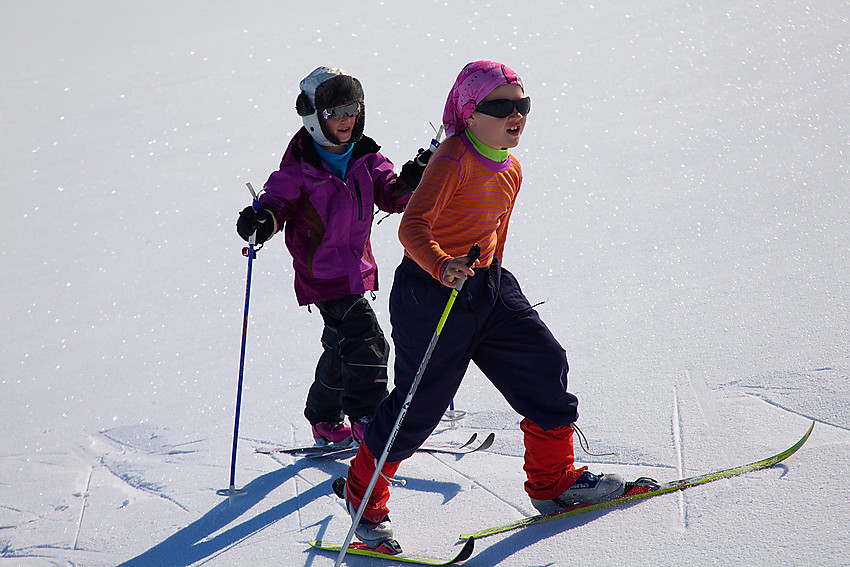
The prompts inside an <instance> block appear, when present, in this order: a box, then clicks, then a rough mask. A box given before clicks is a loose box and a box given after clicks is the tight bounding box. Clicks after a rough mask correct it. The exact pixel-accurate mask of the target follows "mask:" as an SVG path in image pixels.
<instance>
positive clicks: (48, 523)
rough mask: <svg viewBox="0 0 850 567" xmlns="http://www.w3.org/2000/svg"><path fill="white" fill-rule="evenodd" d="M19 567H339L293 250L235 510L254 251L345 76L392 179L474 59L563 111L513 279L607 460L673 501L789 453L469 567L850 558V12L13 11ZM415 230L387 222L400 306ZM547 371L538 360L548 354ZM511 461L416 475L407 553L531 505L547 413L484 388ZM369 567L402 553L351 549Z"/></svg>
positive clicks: (317, 322)
mask: <svg viewBox="0 0 850 567" xmlns="http://www.w3.org/2000/svg"><path fill="white" fill-rule="evenodd" d="M0 14H2V15H0V22H2V23H0V60H2V67H0V131H2V138H1V139H2V143H1V144H0V150H2V158H0V159H2V169H0V173H2V175H0V184H2V195H3V209H2V222H0V231H2V232H0V235H2V248H1V249H0V250H2V252H0V265H2V285H0V298H2V306H3V315H2V317H3V335H2V346H0V349H2V351H0V352H2V359H0V360H2V376H0V424H2V433H3V435H2V440H0V557H2V558H0V565H3V566H4V567H5V566H6V565H9V566H12V565H15V566H18V565H23V566H42V565H61V566H69V565H76V566H84V565H85V566H106V565H118V564H125V565H132V566H137V565H146V566H147V565H166V566H186V565H210V566H224V565H227V566H230V565H245V566H249V565H250V566H253V565H286V566H290V565H296V566H297V565H305V566H311V567H313V566H315V567H320V566H325V565H332V564H333V561H334V557H333V556H332V555H329V554H323V553H319V552H316V551H314V550H311V549H310V548H309V547H308V545H307V542H308V541H309V540H311V539H314V538H316V537H320V538H325V539H330V540H336V541H340V540H342V538H343V537H344V536H345V533H346V532H347V530H348V527H349V522H350V520H349V519H348V517H347V516H346V514H345V512H344V510H343V508H342V506H341V505H340V502H339V500H338V499H337V498H336V497H335V496H333V495H332V492H331V481H332V479H333V478H335V477H337V476H340V475H342V474H344V473H345V471H346V466H347V465H346V462H345V461H344V460H339V461H332V460H331V461H310V460H305V459H301V460H294V459H291V458H289V457H285V456H282V457H279V458H274V459H273V458H271V457H269V456H265V455H260V454H255V453H254V452H253V448H254V447H255V446H256V445H258V444H261V443H276V444H293V443H310V442H311V441H312V439H311V435H310V429H309V426H308V423H307V421H306V420H305V419H304V417H303V415H302V411H303V403H304V399H305V396H306V392H307V388H308V385H309V384H310V382H311V380H312V375H313V369H314V365H315V362H316V360H317V358H318V355H319V352H320V343H319V336H320V332H321V317H320V316H319V315H318V313H317V312H316V311H315V310H314V311H313V312H312V313H310V312H308V311H307V309H305V308H299V307H298V306H297V304H296V301H295V295H294V292H293V291H292V269H291V261H290V257H289V255H288V253H287V252H286V249H285V248H284V246H283V242H282V239H281V238H275V239H274V240H272V241H271V242H270V243H269V244H268V245H267V246H266V247H265V249H264V250H262V251H261V252H260V253H259V256H258V258H257V260H256V262H255V265H254V266H255V269H254V274H253V276H254V278H253V289H252V298H251V315H250V326H249V329H248V344H247V360H246V369H245V380H244V395H243V407H242V416H241V424H240V425H241V428H240V439H239V452H238V458H237V472H236V486H237V487H239V488H242V487H244V488H246V489H247V491H248V494H247V495H246V496H244V497H241V498H238V499H236V500H235V501H234V502H233V503H229V502H228V500H227V499H226V498H221V497H220V496H217V495H216V489H220V488H227V487H228V484H229V471H230V448H231V441H232V433H233V422H234V408H235V399H236V385H237V375H238V361H239V346H240V341H241V329H242V310H243V304H244V292H245V276H246V265H247V262H246V259H245V258H244V257H243V256H242V255H241V248H242V246H243V242H242V241H241V240H240V239H239V238H238V236H237V235H236V233H235V229H234V225H235V221H236V216H237V213H238V211H239V210H240V209H242V208H243V207H244V206H246V205H248V204H249V203H250V195H249V193H248V191H247V189H246V187H245V184H246V183H247V182H251V183H252V184H253V185H254V187H256V188H258V189H259V188H260V187H261V186H262V185H263V183H264V182H265V180H266V178H267V177H268V175H269V173H271V172H272V171H273V170H275V169H276V168H277V165H278V162H279V160H280V156H281V155H282V152H283V150H284V149H285V147H286V145H287V142H288V140H289V139H290V137H291V136H292V135H293V134H294V133H295V132H296V130H297V129H298V128H299V127H300V125H301V122H300V119H299V118H298V116H297V115H296V113H295V110H294V102H295V97H296V94H297V86H298V82H299V81H300V79H301V78H302V77H304V76H305V75H306V74H308V73H309V72H310V71H311V70H312V69H313V68H315V67H316V66H318V65H332V66H339V67H342V68H344V69H346V70H347V71H348V72H350V73H352V74H354V75H355V76H357V77H358V78H359V79H360V80H361V81H362V83H363V85H364V89H365V92H366V106H367V109H368V110H367V122H366V133H367V134H368V135H370V136H371V137H373V138H375V139H376V140H377V141H378V143H379V144H381V145H382V146H383V150H382V151H383V152H384V153H385V155H387V156H388V157H389V158H390V159H392V160H393V161H394V162H395V164H396V166H397V167H400V166H401V164H402V163H404V161H405V160H407V159H409V158H410V157H411V156H412V155H413V154H414V153H415V151H416V149H417V148H418V147H420V146H423V145H426V144H427V143H428V142H429V140H430V138H431V137H432V135H433V131H432V130H431V126H430V125H429V122H433V123H435V124H436V123H438V122H439V120H440V118H441V113H442V106H443V103H444V101H445V96H446V93H447V92H448V89H449V87H450V86H451V84H452V82H453V81H454V79H455V77H456V76H457V73H458V72H459V71H460V69H461V68H462V67H463V65H465V64H466V63H467V62H469V61H472V60H475V59H495V60H499V61H502V62H504V63H506V64H508V65H510V66H511V67H513V68H514V69H515V70H516V71H517V72H518V73H519V74H520V75H521V76H522V78H523V79H524V81H525V85H526V88H527V92H528V94H529V95H530V96H531V97H532V98H533V100H534V106H533V110H532V112H531V115H530V116H529V120H528V126H527V128H526V132H525V134H524V135H523V138H522V141H521V143H520V146H519V148H517V150H516V152H515V154H516V155H517V156H518V158H519V159H520V160H521V163H522V165H523V170H524V174H525V179H524V184H523V189H522V192H521V193H520V198H519V204H518V206H517V209H516V211H515V213H514V216H513V219H512V225H511V230H510V235H509V241H508V246H507V251H506V253H505V259H504V260H505V265H506V266H507V267H508V268H509V269H511V270H512V271H513V272H514V273H516V274H517V276H518V278H519V280H520V282H521V283H522V284H523V287H524V290H525V292H526V294H527V296H528V297H529V299H530V300H531V302H532V303H538V302H543V303H542V304H541V305H540V306H539V307H538V310H539V311H540V313H541V315H542V317H543V319H544V320H545V321H546V322H547V323H548V324H549V326H550V327H551V328H552V329H553V331H554V332H555V334H556V336H558V337H559V339H560V340H561V341H562V343H563V344H564V345H565V347H566V349H567V352H568V356H569V360H570V364H571V372H570V390H571V391H573V392H575V393H576V394H577V395H578V396H579V398H580V401H581V403H580V412H581V418H580V420H579V424H580V425H581V426H582V428H583V430H584V431H585V433H587V434H588V436H589V438H590V440H591V443H592V447H593V449H595V450H597V451H604V452H607V451H613V450H618V451H620V455H619V456H617V457H598V458H592V457H588V456H587V455H584V454H583V453H582V452H581V451H580V450H578V449H577V457H578V459H579V460H580V462H581V464H586V465H588V466H589V467H590V468H591V469H592V470H593V471H596V472H602V471H611V472H619V473H621V474H623V475H625V476H627V477H636V476H640V475H648V476H653V477H655V478H657V479H659V480H670V479H674V478H678V477H680V476H683V475H685V476H687V475H692V474H696V473H701V472H708V471H711V470H717V469H722V468H726V467H729V466H733V465H738V464H742V463H746V462H751V461H754V460H758V459H761V458H763V457H766V456H768V455H772V454H774V453H776V452H778V451H780V450H782V449H784V448H786V447H787V446H789V445H791V444H792V443H793V442H794V441H796V440H797V439H798V438H799V437H800V436H801V435H802V434H803V433H804V432H805V430H806V428H807V427H808V425H809V423H810V421H811V420H814V421H816V422H817V424H816V426H815V429H814V433H813V434H812V436H811V439H810V440H809V441H808V443H807V444H806V445H805V446H803V448H802V449H801V450H800V451H799V452H798V453H797V454H796V455H794V456H792V457H791V458H790V459H788V460H787V461H786V462H785V463H783V464H781V465H780V466H776V467H773V468H770V469H767V470H763V471H758V472H755V473H751V474H748V475H745V476H741V477H736V478H732V479H728V480H722V481H718V482H715V483H712V484H709V485H706V486H701V487H697V488H693V489H690V490H688V491H686V492H683V493H677V494H670V495H665V496H661V497H658V498H653V499H651V500H647V501H644V502H641V503H638V504H634V505H631V506H626V507H621V508H614V509H609V510H606V511H601V512H598V513H592V514H587V515H583V516H580V517H577V518H575V519H567V520H563V521H560V522H554V523H549V524H546V525H542V526H538V527H534V528H531V529H528V530H525V531H520V532H515V533H511V534H506V535H503V536H497V537H494V538H490V539H487V540H483V541H480V542H478V544H477V546H476V547H477V550H476V552H475V554H474V555H473V557H472V558H471V559H469V560H468V561H467V565H470V566H477V567H479V566H492V565H504V566H511V567H514V566H516V567H520V566H522V567H529V566H535V567H538V566H539V567H542V566H555V565H558V566H560V565H564V566H584V565H593V566H606V565H631V566H641V565H794V566H799V565H848V564H850V558H848V557H849V556H850V544H848V542H850V521H848V520H850V503H848V499H850V491H848V483H847V478H848V476H850V458H848V457H850V450H848V449H849V448H850V432H849V431H848V430H850V411H848V399H850V385H848V377H849V376H850V357H848V344H850V341H848V328H850V310H848V299H850V283H848V273H850V251H848V250H850V196H848V181H850V174H849V172H848V158H850V156H848V152H850V124H848V117H850V112H848V109H849V108H850V107H848V92H850V67H848V64H849V62H848V55H850V53H848V52H850V45H848V38H850V21H849V19H850V3H848V2H847V1H846V0H807V1H806V2H802V1H797V0H765V1H758V2H756V1H753V0H735V1H731V0H719V1H717V2H701V3H685V2H675V1H672V0H633V1H628V2H627V1H622V0H621V1H612V2H598V3H596V2H560V3H559V2H542V1H528V2H506V1H500V0H492V1H486V2H485V1H482V2H475V3H466V2H459V1H456V0H446V1H432V0H423V1H419V2H391V1H385V2H381V1H375V0H365V1H361V2H336V1H327V2H319V3H311V2H259V1H242V2H239V3H236V2H232V3H230V2H201V1H197V0H196V1H186V2H171V1H169V2H164V1H161V0H155V1H148V2H126V1H121V2H116V1H112V2H109V1H104V0H102V1H85V2H58V1H53V2H51V1H46V0H32V1H27V2H11V1H7V2H4V3H3V6H2V10H0ZM398 220H399V219H398V216H393V217H391V218H388V219H386V220H385V221H384V222H382V223H381V224H379V225H376V226H375V227H374V230H373V245H374V249H375V252H376V255H377V257H378V260H379V264H380V266H381V276H382V279H381V284H382V287H381V290H380V291H379V292H378V294H377V298H376V299H375V301H374V305H375V308H376V310H377V311H378V313H379V316H380V318H381V321H382V322H383V325H384V328H385V331H386V332H387V333H388V334H389V331H390V326H389V321H388V317H387V306H386V304H387V296H388V290H389V289H390V286H391V283H392V282H391V280H392V274H393V270H394V269H395V266H396V265H397V263H398V261H399V260H400V258H401V254H402V250H401V247H400V245H399V243H398V240H397V237H396V229H397V226H398ZM528 372H529V373H533V372H534V369H533V368H529V369H528ZM456 406H457V408H458V409H462V410H465V411H467V412H468V413H467V416H466V417H465V418H464V419H463V420H462V421H460V422H459V423H457V424H456V426H454V427H452V425H451V424H449V423H446V424H444V425H441V427H440V428H438V430H437V431H436V432H435V435H434V437H435V438H436V439H439V440H445V441H457V440H460V439H463V438H465V437H467V436H468V435H470V434H471V433H472V432H477V433H479V434H480V435H481V434H484V433H486V432H489V431H495V432H496V434H497V439H496V443H495V444H494V446H493V448H492V449H491V450H490V451H487V452H484V453H478V454H473V455H467V456H464V457H461V458H456V457H450V456H434V455H425V454H417V455H416V456H414V457H413V458H411V459H410V460H409V461H407V462H405V463H404V465H403V466H402V467H401V469H400V472H399V476H400V477H401V478H403V479H404V480H406V485H405V486H403V487H398V488H395V489H394V491H393V496H392V499H391V501H390V505H391V508H392V518H393V524H394V527H395V531H396V535H397V538H398V539H399V540H400V541H401V543H402V545H403V546H404V547H405V548H406V550H408V551H411V552H422V553H429V554H433V555H448V554H450V553H452V552H453V551H454V550H455V549H457V548H456V547H454V546H455V543H456V541H457V536H458V535H459V534H460V533H462V532H466V531H471V530H476V529H481V528H484V527H487V526H489V525H492V524H497V523H501V522H504V521H507V520H511V519H515V518H520V517H522V516H524V515H528V514H531V513H532V512H533V510H532V508H531V506H530V503H529V502H528V500H527V498H526V497H525V494H524V492H523V490H522V481H523V479H524V475H523V471H522V453H523V449H522V441H521V436H520V433H519V429H518V421H519V417H518V416H517V415H516V414H515V413H514V412H513V411H512V410H511V409H510V408H509V407H508V406H507V404H506V403H505V402H504V400H503V399H502V398H501V396H500V395H499V394H498V393H497V392H496V390H495V389H494V388H493V387H492V386H491V385H490V384H489V382H487V381H486V379H485V378H484V377H483V376H482V375H481V374H480V373H479V372H478V371H477V370H476V369H474V368H473V369H471V370H470V372H469V375H468V376H467V378H466V380H465V382H464V384H463V386H462V387H461V390H460V391H459V392H458V394H457V397H456ZM345 564H346V565H351V566H361V565H362V566H367V565H370V566H371V565H389V564H393V562H392V561H383V560H375V559H369V558H363V557H355V556H348V557H347V558H346V560H345Z"/></svg>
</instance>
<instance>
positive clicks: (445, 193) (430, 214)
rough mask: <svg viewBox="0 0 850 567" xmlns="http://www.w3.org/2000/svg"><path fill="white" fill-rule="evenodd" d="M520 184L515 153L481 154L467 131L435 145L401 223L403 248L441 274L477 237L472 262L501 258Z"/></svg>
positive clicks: (434, 273)
mask: <svg viewBox="0 0 850 567" xmlns="http://www.w3.org/2000/svg"><path fill="white" fill-rule="evenodd" d="M521 184H522V167H521V166H520V164H519V162H518V161H517V160H516V158H515V157H513V156H510V157H509V158H508V159H507V161H505V162H496V161H493V160H490V159H487V158H485V157H484V156H482V155H481V154H480V153H479V152H478V151H476V150H475V148H474V147H473V146H472V143H471V142H470V141H469V140H468V139H467V138H466V136H464V135H462V134H461V135H458V136H452V137H451V138H449V139H448V140H446V141H445V142H443V143H442V144H440V147H439V148H437V151H436V152H435V153H434V155H433V156H432V157H431V160H430V161H429V163H428V167H427V168H426V169H425V173H424V174H423V176H422V181H421V182H420V183H419V186H418V187H417V189H416V191H415V192H414V193H413V196H412V197H411V198H410V202H409V203H408V204H407V208H406V209H405V211H404V216H403V217H402V219H401V224H400V225H399V231H398V235H399V240H401V243H402V245H403V246H404V250H405V254H406V255H408V256H410V257H411V258H413V259H414V260H415V261H416V263H417V264H419V265H420V266H422V268H423V269H425V270H426V271H428V272H429V273H430V274H431V275H432V276H434V278H436V279H437V280H441V276H442V273H443V269H444V268H445V266H446V264H448V263H449V262H450V261H451V260H452V258H455V257H458V256H465V255H466V253H467V252H469V248H470V247H471V246H472V245H473V244H475V243H478V244H479V245H480V246H481V256H480V257H479V259H478V261H477V262H476V263H475V264H474V266H488V265H490V263H491V262H492V261H493V258H494V257H495V258H498V259H499V260H500V261H501V260H502V255H503V252H504V249H505V240H506V238H507V234H508V222H509V221H510V217H511V212H512V211H513V207H514V203H515V201H516V196H517V193H518V192H519V188H520V185H521Z"/></svg>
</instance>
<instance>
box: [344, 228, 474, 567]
mask: <svg viewBox="0 0 850 567" xmlns="http://www.w3.org/2000/svg"><path fill="white" fill-rule="evenodd" d="M479 255H481V247H480V246H479V245H478V244H473V245H472V248H470V249H469V253H468V254H467V255H466V256H467V258H469V260H468V261H467V265H468V266H472V264H473V263H475V260H477V259H478V256H479ZM464 281H466V280H462V279H458V280H457V282H455V288H454V289H453V290H452V294H451V295H450V296H449V301H448V303H446V308H445V309H443V314H442V316H440V321H439V322H438V323H437V329H436V330H435V331H434V335H433V336H432V337H431V342H430V343H429V344H428V350H427V351H425V356H424V357H423V358H422V362H421V363H420V364H419V370H417V371H416V377H414V379H413V383H412V384H411V385H410V391H409V392H408V393H407V397H406V398H405V399H404V403H403V404H402V406H401V411H399V413H398V417H397V418H396V420H395V425H393V429H392V431H391V432H390V437H389V439H387V444H386V446H385V447H384V452H383V453H381V458H380V459H378V463H377V464H376V465H375V472H374V473H373V474H372V479H371V480H370V481H369V486H367V487H366V492H365V493H364V494H363V500H362V501H361V502H360V507H359V508H358V509H357V514H355V516H354V519H353V521H352V522H351V527H350V528H349V530H348V535H346V536H345V541H344V542H343V544H342V547H340V550H339V555H338V556H337V558H336V563H334V567H339V566H340V564H342V560H343V558H344V557H345V552H346V551H348V544H350V543H351V539H352V538H353V537H354V530H355V529H357V524H359V523H360V519H361V518H362V517H363V513H364V512H365V511H366V506H367V505H368V504H369V497H370V496H372V491H373V490H374V489H375V484H377V482H378V477H379V476H380V474H381V470H382V469H383V468H384V464H385V463H386V462H387V457H388V456H389V454H390V449H392V447H393V443H395V438H396V436H397V435H398V432H399V430H400V429H401V422H402V421H404V416H405V415H406V414H407V408H409V407H410V402H411V401H412V400H413V394H415V393H416V389H417V388H418V387H419V382H421V381H422V375H423V374H425V368H426V367H427V366H428V361H429V360H431V354H432V353H433V352H434V347H436V346H437V339H439V338H440V333H442V332H443V326H444V325H445V323H446V319H448V317H449V313H450V312H451V310H452V306H453V305H454V303H455V299H456V298H457V294H458V292H459V291H460V290H461V288H463V282H464Z"/></svg>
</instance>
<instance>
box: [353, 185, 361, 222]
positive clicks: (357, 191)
mask: <svg viewBox="0 0 850 567" xmlns="http://www.w3.org/2000/svg"><path fill="white" fill-rule="evenodd" d="M354 193H355V194H356V195H357V220H363V195H361V194H360V182H359V181H357V180H356V179H355V180H354Z"/></svg>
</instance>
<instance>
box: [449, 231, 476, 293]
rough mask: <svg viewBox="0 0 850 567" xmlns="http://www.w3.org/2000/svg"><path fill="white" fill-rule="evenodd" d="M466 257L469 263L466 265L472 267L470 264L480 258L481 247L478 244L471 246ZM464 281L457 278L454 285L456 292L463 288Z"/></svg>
mask: <svg viewBox="0 0 850 567" xmlns="http://www.w3.org/2000/svg"><path fill="white" fill-rule="evenodd" d="M466 255H467V257H468V258H469V261H467V263H466V265H467V266H472V264H474V263H475V261H476V260H477V259H478V257H479V256H481V246H479V245H478V243H475V244H473V245H472V248H470V249H469V252H467V253H466ZM465 281H466V280H462V279H460V278H458V280H457V282H456V283H455V289H456V290H457V291H460V290H461V288H463V282H465Z"/></svg>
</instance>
